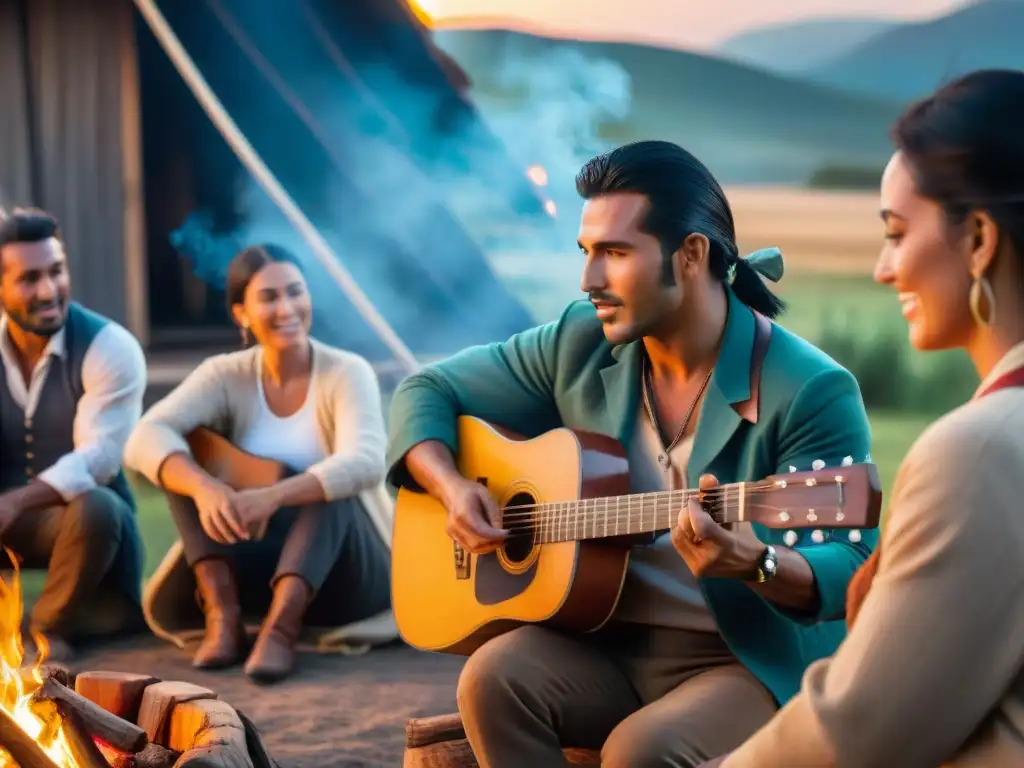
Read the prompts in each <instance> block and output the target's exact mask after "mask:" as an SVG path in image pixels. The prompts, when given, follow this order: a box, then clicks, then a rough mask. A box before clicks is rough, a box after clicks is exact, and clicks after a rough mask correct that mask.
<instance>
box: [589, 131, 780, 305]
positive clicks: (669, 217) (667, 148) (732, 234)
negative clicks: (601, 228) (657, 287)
mask: <svg viewBox="0 0 1024 768" xmlns="http://www.w3.org/2000/svg"><path fill="white" fill-rule="evenodd" d="M576 191H577V192H578V193H579V195H580V197H582V198H583V199H584V200H589V199H590V198H592V197H597V196H599V195H604V194H609V193H613V192H634V193H638V194H641V195H644V196H645V197H646V198H647V200H648V202H649V204H650V208H649V210H648V212H647V216H646V217H645V219H644V221H643V222H642V223H641V225H640V228H641V230H642V231H643V232H646V233H647V234H649V235H652V236H653V237H656V238H657V239H658V242H659V243H660V244H661V252H662V254H663V256H664V273H663V276H664V279H665V281H666V283H668V284H671V281H672V279H673V278H672V261H671V257H672V254H673V253H675V252H676V251H677V250H679V248H680V246H681V245H682V244H683V241H684V240H685V239H686V238H687V237H689V236H690V235H692V234H701V235H704V236H705V237H706V238H707V239H708V240H709V241H710V242H711V253H710V269H711V273H712V274H713V275H714V276H715V277H717V278H718V279H719V280H725V278H726V275H727V274H728V272H729V268H730V267H733V266H735V267H736V271H735V279H734V281H733V283H732V290H733V293H735V294H736V298H738V299H739V300H740V301H742V302H743V303H744V304H746V305H747V306H748V307H750V308H751V309H754V310H757V311H758V312H760V313H761V314H763V315H765V316H767V317H771V318H774V317H777V316H778V315H780V314H781V313H782V312H783V310H784V309H785V304H784V303H783V301H782V300H781V299H779V298H778V297H777V296H776V295H775V294H774V293H772V292H771V291H770V290H769V289H768V286H766V285H765V284H764V281H763V280H762V279H761V276H760V275H758V274H757V272H756V271H755V270H754V269H753V268H751V266H750V265H749V264H747V263H746V262H745V261H744V260H743V259H741V258H739V250H738V249H737V247H736V227H735V224H734V223H733V217H732V209H731V208H730V206H729V201H728V200H727V199H726V197H725V192H724V191H723V190H722V187H721V185H720V184H719V183H718V180H717V179H715V177H714V176H713V175H712V174H711V171H709V170H708V169H707V167H706V166H705V165H704V164H703V163H702V162H700V160H698V159H697V158H696V157H694V156H693V155H692V154H690V153H689V152H687V151H686V150H685V149H683V148H682V147H680V146H678V145H676V144H672V143H671V142H668V141H639V142H635V143H632V144H626V145H624V146H622V147H618V148H617V149H613V150H612V151H610V152H607V153H605V154H603V155H598V156H597V157H595V158H593V159H592V160H590V161H589V162H587V164H586V165H584V166H583V168H582V169H581V170H580V172H579V174H577V176H576Z"/></svg>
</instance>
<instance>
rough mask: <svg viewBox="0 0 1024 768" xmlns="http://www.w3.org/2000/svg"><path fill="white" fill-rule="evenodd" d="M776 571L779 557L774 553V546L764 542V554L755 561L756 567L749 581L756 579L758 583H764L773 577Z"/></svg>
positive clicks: (777, 570)
mask: <svg viewBox="0 0 1024 768" xmlns="http://www.w3.org/2000/svg"><path fill="white" fill-rule="evenodd" d="M778 572H779V558H778V556H777V555H776V554H775V547H773V546H772V545H771V544H766V545H765V548H764V554H762V555H761V557H760V559H759V560H758V561H757V568H756V570H755V572H754V576H753V578H752V579H751V581H756V582H757V583H758V584H764V583H765V582H766V581H771V580H772V579H774V578H775V575H776V574H777V573H778Z"/></svg>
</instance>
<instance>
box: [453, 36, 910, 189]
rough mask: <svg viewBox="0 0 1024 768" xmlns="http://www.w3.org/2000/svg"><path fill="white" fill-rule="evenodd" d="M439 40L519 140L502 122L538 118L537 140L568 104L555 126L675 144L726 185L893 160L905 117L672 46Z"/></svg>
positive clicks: (875, 102) (495, 121) (795, 180)
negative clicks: (893, 136) (893, 133)
mask: <svg viewBox="0 0 1024 768" xmlns="http://www.w3.org/2000/svg"><path fill="white" fill-rule="evenodd" d="M435 41H436V42H437V44H438V45H439V46H440V47H441V48H442V49H443V50H445V51H446V52H447V53H448V54H449V55H451V56H452V57H453V58H454V59H455V60H456V61H457V62H458V63H459V65H460V66H461V67H462V68H463V69H464V70H465V71H466V72H467V73H468V75H469V77H470V79H471V81H472V86H471V92H472V97H473V99H474V102H475V103H476V104H477V106H478V107H479V109H480V110H481V112H482V114H483V115H484V117H485V119H486V120H487V121H488V123H489V124H491V126H492V127H493V128H494V129H495V131H496V132H497V133H498V134H499V135H501V137H502V139H503V140H504V141H505V142H506V144H507V145H508V144H514V141H515V138H516V137H515V136H509V135H508V132H503V131H502V130H501V127H500V126H501V125H502V124H503V122H504V123H505V124H511V123H509V121H508V120H507V118H509V117H510V116H514V115H515V114H516V113H517V111H518V112H519V113H525V114H533V115H535V117H536V120H535V122H534V123H532V124H531V125H532V126H533V127H535V128H536V127H539V128H540V129H542V130H541V131H539V132H537V133H536V134H535V136H534V137H531V140H536V136H537V135H542V134H543V128H544V123H545V122H547V121H548V120H549V114H550V113H551V112H552V111H557V110H562V111H563V112H569V113H570V114H568V115H562V117H561V119H560V120H558V119H554V118H550V125H552V126H555V127H554V128H552V129H551V131H548V133H551V132H557V131H558V130H564V129H566V126H570V127H571V123H572V120H573V119H576V120H577V121H578V122H581V123H587V122H588V121H589V122H591V123H594V122H596V123H598V126H597V134H598V135H597V137H596V138H599V139H601V140H604V141H606V142H611V143H614V144H620V143H625V142H629V141H634V140H639V139H650V138H660V139H667V140H670V141H675V142H677V143H679V144H681V145H683V146H685V147H686V148H687V149H689V150H691V151H692V152H694V154H696V155H697V156H698V157H700V158H701V159H702V160H703V161H704V162H705V163H707V164H708V166H709V167H710V168H711V169H712V171H713V172H714V173H715V174H716V175H717V176H718V177H719V178H720V179H721V180H722V181H723V182H725V183H751V182H755V183H783V184H803V183H805V182H806V181H807V179H808V178H809V177H810V176H811V175H812V174H813V173H814V172H815V171H816V170H818V169H819V168H821V167H822V166H826V165H844V166H851V167H858V166H859V167H869V168H875V167H877V168H881V167H882V165H884V163H885V161H886V159H887V158H888V156H889V152H890V146H889V142H888V137H887V130H888V126H889V124H890V122H891V121H892V120H893V119H894V118H895V116H896V115H897V113H898V108H897V106H895V105H894V104H892V103H889V102H887V101H885V100H883V99H878V98H872V97H862V96H853V95H849V94H846V93H842V92H838V91H836V90H834V89H831V88H828V87H823V86H820V85H816V84H809V83H806V82H803V81H799V80H795V79H790V78H787V77H783V76H779V75H775V74H771V73H768V72H765V71H763V70H760V69H755V68H752V67H749V66H746V65H743V64H738V63H736V62H733V61H727V60H724V59H719V58H714V57H710V56H704V55H698V54H695V53H689V52H685V51H678V50H671V49H666V48H655V47H649V46H643V45H635V44H626V43H610V42H581V41H573V40H556V39H552V38H546V37H539V36H536V35H530V34H525V33H521V32H511V31H507V30H439V31H437V32H435ZM623 88H624V89H626V91H627V93H626V94H622V93H620V91H621V90H622V89H623ZM623 101H625V102H626V105H625V106H623V104H622V102H623ZM602 102H605V106H604V107H602ZM609 102H610V106H608V103H609ZM517 130H518V131H520V132H521V131H522V130H523V126H522V124H520V125H519V126H518V127H517ZM577 149H578V147H577ZM584 149H588V148H584ZM583 154H586V152H584V153H583ZM576 168H578V166H576ZM574 170H575V169H574Z"/></svg>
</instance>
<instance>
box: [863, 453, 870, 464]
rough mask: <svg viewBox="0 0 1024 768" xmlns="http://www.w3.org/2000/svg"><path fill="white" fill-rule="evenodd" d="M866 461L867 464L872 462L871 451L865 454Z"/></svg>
mask: <svg viewBox="0 0 1024 768" xmlns="http://www.w3.org/2000/svg"><path fill="white" fill-rule="evenodd" d="M864 462H865V463H866V464H870V463H871V454H870V453H865V454H864Z"/></svg>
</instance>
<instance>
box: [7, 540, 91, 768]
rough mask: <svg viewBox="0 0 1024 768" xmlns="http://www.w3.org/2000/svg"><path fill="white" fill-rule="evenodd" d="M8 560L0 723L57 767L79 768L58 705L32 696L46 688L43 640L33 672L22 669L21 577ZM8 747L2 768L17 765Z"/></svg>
mask: <svg viewBox="0 0 1024 768" xmlns="http://www.w3.org/2000/svg"><path fill="white" fill-rule="evenodd" d="M8 556H9V557H10V558H11V562H13V563H15V566H14V575H13V576H12V578H11V583H10V584H8V583H7V581H5V580H4V579H3V578H2V577H0V720H9V721H12V722H13V723H14V724H16V725H17V726H18V727H19V728H20V729H21V730H22V731H24V733H25V735H26V736H28V738H29V739H31V740H33V741H35V742H36V744H38V745H39V747H40V748H41V749H42V751H43V752H45V753H46V755H47V756H48V757H49V758H50V759H51V760H52V761H53V762H54V764H56V765H58V766H61V768H78V765H77V763H76V762H75V759H74V758H73V757H72V756H71V751H70V747H69V746H68V743H67V739H66V738H65V735H64V730H63V727H62V718H61V716H60V714H59V713H58V711H57V706H56V704H55V703H54V702H52V701H48V700H45V699H38V698H35V697H33V695H32V694H34V693H35V692H36V691H37V690H38V689H39V688H40V687H42V684H43V673H42V671H41V667H42V664H43V662H44V661H45V660H46V652H47V647H46V641H45V639H44V638H42V637H38V636H37V637H34V640H35V642H36V647H37V648H38V649H39V652H38V658H37V659H36V662H35V665H34V666H33V667H32V668H31V670H23V669H22V666H21V665H22V661H23V660H24V656H25V649H24V645H23V644H22V638H21V619H22V611H23V601H22V595H21V577H20V573H19V571H18V566H17V559H16V558H15V557H14V556H13V555H12V554H11V553H10V552H8ZM8 746H9V745H4V744H0V768H7V767H8V766H17V765H18V763H17V761H15V760H14V758H13V757H11V754H10V752H8V751H7V748H6V747H8Z"/></svg>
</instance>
